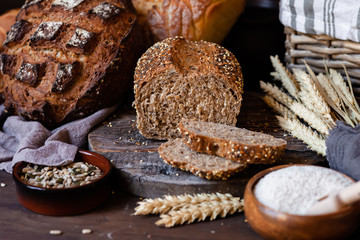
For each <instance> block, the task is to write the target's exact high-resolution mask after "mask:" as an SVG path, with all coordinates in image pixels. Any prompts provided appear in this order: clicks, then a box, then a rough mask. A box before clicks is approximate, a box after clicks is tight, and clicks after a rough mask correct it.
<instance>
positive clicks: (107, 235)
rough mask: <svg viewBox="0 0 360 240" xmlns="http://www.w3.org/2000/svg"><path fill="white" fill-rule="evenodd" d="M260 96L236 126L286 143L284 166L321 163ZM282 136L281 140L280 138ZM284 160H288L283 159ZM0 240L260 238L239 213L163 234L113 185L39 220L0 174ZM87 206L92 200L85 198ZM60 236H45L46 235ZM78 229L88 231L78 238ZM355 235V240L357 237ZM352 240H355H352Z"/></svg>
mask: <svg viewBox="0 0 360 240" xmlns="http://www.w3.org/2000/svg"><path fill="white" fill-rule="evenodd" d="M260 97H261V95H260V94H254V93H250V94H246V95H245V99H244V105H243V107H242V111H241V114H240V116H239V124H238V125H239V126H242V127H247V128H249V129H253V130H258V131H264V132H267V133H270V134H274V135H277V136H282V137H283V138H285V139H287V140H288V144H289V145H288V147H287V150H286V153H285V157H284V160H283V161H290V162H291V161H295V162H296V161H301V162H303V161H305V160H307V161H309V164H321V165H324V164H326V161H325V160H324V159H323V158H321V157H319V156H317V155H316V154H315V153H313V152H311V151H309V150H307V149H306V147H305V146H304V145H303V144H302V143H301V142H300V141H298V140H296V139H294V138H292V137H291V136H289V135H288V134H286V133H284V132H283V131H282V130H281V129H279V127H278V125H277V124H276V120H275V118H274V114H273V112H272V111H271V110H270V109H269V108H267V107H266V106H265V105H264V104H263V102H262V101H261V99H260ZM284 135H285V136H284ZM286 159H287V160H286ZM0 182H1V183H5V184H6V187H0V239H1V240H16V239H21V240H29V239H38V240H41V239H189V238H191V239H216V240H218V239H249V240H252V239H254V240H255V239H261V237H259V236H258V235H257V234H256V233H255V232H254V231H253V230H252V229H251V228H250V226H249V225H248V224H247V223H246V221H245V217H244V214H243V213H238V214H235V215H233V216H229V217H227V218H224V219H217V220H215V221H212V222H210V221H205V222H200V223H194V224H190V225H184V226H179V227H174V228H170V229H165V228H162V227H157V226H156V225H155V224H154V223H155V221H157V219H158V216H133V215H132V214H133V212H134V208H135V206H136V203H137V201H139V200H140V199H139V197H136V196H133V195H130V194H128V193H126V192H124V191H122V189H119V187H118V186H114V192H113V194H112V195H111V196H110V197H109V198H108V199H107V201H106V202H104V203H103V204H102V205H101V206H99V207H98V208H96V209H94V210H93V211H91V212H88V213H85V214H81V215H76V216H66V217H52V216H43V215H39V214H36V213H33V212H31V211H29V210H27V209H25V208H24V207H22V206H21V205H20V204H19V203H18V201H17V198H16V192H15V184H14V182H13V180H12V176H11V175H10V174H8V173H6V172H4V171H0ZM89 201H91V200H90V199H89ZM53 229H58V230H61V231H62V232H63V234H62V235H60V236H54V235H50V233H49V232H50V230H53ZM82 229H91V230H92V231H93V232H92V233H91V234H89V235H83V234H82ZM359 236H360V235H359ZM354 239H358V238H357V237H355V238H354Z"/></svg>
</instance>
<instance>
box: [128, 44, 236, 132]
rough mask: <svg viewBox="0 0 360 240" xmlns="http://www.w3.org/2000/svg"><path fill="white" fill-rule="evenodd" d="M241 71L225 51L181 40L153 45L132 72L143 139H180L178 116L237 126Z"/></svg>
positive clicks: (231, 55)
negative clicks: (133, 72) (133, 73)
mask: <svg viewBox="0 0 360 240" xmlns="http://www.w3.org/2000/svg"><path fill="white" fill-rule="evenodd" d="M242 91H243V78H242V73H241V67H240V65H239V63H238V61H237V60H236V58H235V56H234V55H233V54H232V53H230V52H229V51H228V50H226V49H224V48H223V47H221V46H219V45H217V44H215V43H210V42H205V41H198V42H195V41H188V40H185V39H184V38H183V37H176V38H168V39H165V40H163V41H161V42H158V43H156V44H155V45H153V46H152V47H151V48H150V49H148V50H147V51H146V53H144V54H143V56H142V57H141V58H140V59H139V61H138V64H137V67H136V70H135V102H134V105H135V108H136V112H137V127H138V129H139V131H140V132H141V133H142V134H143V135H144V136H145V137H147V138H151V139H172V138H176V137H180V133H179V132H178V123H179V122H180V120H181V119H182V118H190V119H198V120H203V121H212V122H218V123H224V124H229V125H235V124H236V120H237V119H236V117H237V115H238V114H239V112H240V107H241V101H242V96H241V94H242Z"/></svg>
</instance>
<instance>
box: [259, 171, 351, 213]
mask: <svg viewBox="0 0 360 240" xmlns="http://www.w3.org/2000/svg"><path fill="white" fill-rule="evenodd" d="M351 184H352V182H351V181H350V180H349V179H347V178H346V177H344V176H343V175H341V174H339V173H337V172H335V171H333V170H331V169H327V168H323V167H316V166H292V167H287V168H283V169H280V170H277V171H274V172H271V173H269V174H267V175H266V176H265V177H263V178H262V179H260V181H259V182H258V183H257V184H256V186H255V191H254V192H255V197H256V198H257V199H258V200H259V201H260V202H261V203H262V204H264V205H265V206H267V207H270V208H272V209H274V210H278V211H281V212H286V213H290V214H296V215H305V213H306V211H307V209H309V208H310V207H311V206H312V205H313V204H314V203H315V202H316V201H317V200H318V199H320V198H322V197H324V196H326V195H328V194H330V193H333V192H334V191H335V192H336V191H339V190H340V189H342V188H344V187H346V186H349V185H351Z"/></svg>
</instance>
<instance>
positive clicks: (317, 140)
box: [276, 116, 326, 156]
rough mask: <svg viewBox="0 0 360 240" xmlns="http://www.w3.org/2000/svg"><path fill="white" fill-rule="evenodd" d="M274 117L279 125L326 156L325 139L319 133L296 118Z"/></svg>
mask: <svg viewBox="0 0 360 240" xmlns="http://www.w3.org/2000/svg"><path fill="white" fill-rule="evenodd" d="M276 117H277V119H278V120H279V125H280V126H281V127H282V128H283V129H285V130H286V131H288V132H290V133H291V135H293V136H294V137H296V138H299V139H300V140H302V141H303V142H304V143H305V144H307V145H308V147H309V148H310V149H311V150H313V151H315V152H317V153H319V154H321V155H323V156H326V144H325V139H324V138H323V137H322V136H321V135H319V134H317V133H316V132H314V131H312V130H311V128H309V127H306V126H305V125H304V124H302V123H301V122H300V121H299V120H297V119H290V118H284V117H281V116H276Z"/></svg>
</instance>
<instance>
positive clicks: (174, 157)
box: [158, 138, 246, 180]
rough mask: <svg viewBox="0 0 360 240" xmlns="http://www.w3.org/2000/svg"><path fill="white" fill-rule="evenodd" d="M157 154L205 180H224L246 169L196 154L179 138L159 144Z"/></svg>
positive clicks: (227, 161)
mask: <svg viewBox="0 0 360 240" xmlns="http://www.w3.org/2000/svg"><path fill="white" fill-rule="evenodd" d="M158 152H159V154H160V157H162V158H163V159H164V161H165V162H166V163H168V164H170V165H172V166H173V167H177V168H180V169H182V170H185V171H189V172H191V173H193V174H195V175H197V176H199V177H202V178H206V179H222V180H226V179H227V178H228V177H230V176H231V175H233V174H235V173H237V172H239V171H241V170H243V169H244V168H245V167H246V165H245V164H241V163H236V162H233V161H230V160H228V159H225V158H221V157H218V156H214V155H209V154H202V153H197V152H195V151H193V150H191V149H190V148H189V147H188V146H186V145H185V143H184V142H183V141H182V139H181V138H177V139H174V140H169V141H168V142H166V143H163V144H161V146H160V147H159V149H158Z"/></svg>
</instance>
